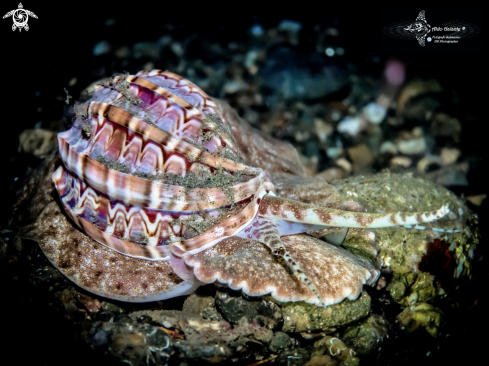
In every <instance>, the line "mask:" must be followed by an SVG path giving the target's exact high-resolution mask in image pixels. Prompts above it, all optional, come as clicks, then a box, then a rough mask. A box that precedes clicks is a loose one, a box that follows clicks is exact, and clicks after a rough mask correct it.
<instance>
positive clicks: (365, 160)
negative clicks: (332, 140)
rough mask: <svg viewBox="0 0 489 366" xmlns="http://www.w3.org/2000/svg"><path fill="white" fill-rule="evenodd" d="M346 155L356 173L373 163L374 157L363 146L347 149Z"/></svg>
mask: <svg viewBox="0 0 489 366" xmlns="http://www.w3.org/2000/svg"><path fill="white" fill-rule="evenodd" d="M347 151H348V155H349V156H350V158H351V160H352V162H353V171H354V172H358V171H359V170H361V169H363V168H365V167H368V166H369V165H370V164H372V163H373V161H374V158H375V157H374V155H373V154H372V152H371V151H370V149H369V148H368V147H367V145H365V144H360V145H357V146H354V147H350V148H348V149H347Z"/></svg>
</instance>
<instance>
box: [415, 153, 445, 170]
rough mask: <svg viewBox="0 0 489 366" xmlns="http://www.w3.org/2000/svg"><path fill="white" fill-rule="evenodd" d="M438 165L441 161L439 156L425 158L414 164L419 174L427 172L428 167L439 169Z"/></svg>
mask: <svg viewBox="0 0 489 366" xmlns="http://www.w3.org/2000/svg"><path fill="white" fill-rule="evenodd" d="M440 164H441V159H440V157H439V156H425V157H424V158H421V160H419V161H418V164H416V169H417V170H418V172H420V173H425V172H426V171H428V169H429V167H430V166H433V165H436V166H438V167H439V166H440Z"/></svg>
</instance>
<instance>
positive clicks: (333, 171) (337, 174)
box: [316, 167, 346, 182]
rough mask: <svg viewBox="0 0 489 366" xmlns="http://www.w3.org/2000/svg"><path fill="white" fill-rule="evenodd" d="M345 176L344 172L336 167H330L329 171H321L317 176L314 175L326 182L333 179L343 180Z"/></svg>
mask: <svg viewBox="0 0 489 366" xmlns="http://www.w3.org/2000/svg"><path fill="white" fill-rule="evenodd" d="M345 176H346V174H345V171H344V170H343V169H341V168H338V167H331V168H329V169H326V170H323V171H322V172H320V173H318V175H316V177H320V178H323V179H324V180H325V181H326V182H331V181H333V180H335V179H343V178H345Z"/></svg>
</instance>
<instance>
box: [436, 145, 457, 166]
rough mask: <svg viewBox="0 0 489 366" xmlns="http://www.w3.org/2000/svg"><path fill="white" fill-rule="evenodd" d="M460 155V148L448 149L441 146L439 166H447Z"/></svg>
mask: <svg viewBox="0 0 489 366" xmlns="http://www.w3.org/2000/svg"><path fill="white" fill-rule="evenodd" d="M459 156H460V150H459V149H456V148H454V149H449V148H446V147H445V148H443V149H441V154H440V158H441V166H447V165H450V164H454V163H455V162H456V161H457V159H458V157H459Z"/></svg>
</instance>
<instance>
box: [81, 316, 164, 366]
mask: <svg viewBox="0 0 489 366" xmlns="http://www.w3.org/2000/svg"><path fill="white" fill-rule="evenodd" d="M84 338H85V342H86V343H88V344H89V345H90V346H91V347H92V348H93V349H95V350H96V352H98V353H99V359H100V360H104V361H105V362H102V363H106V364H116V363H117V364H119V363H121V364H122V363H124V364H126V363H127V364H131V365H141V366H143V365H144V366H145V365H167V364H168V361H169V359H170V356H171V354H172V353H173V341H172V339H171V337H169V336H168V335H167V334H166V333H165V332H164V331H162V330H161V329H158V328H157V327H153V326H151V325H148V324H137V323H135V322H132V321H131V320H130V319H127V318H125V319H124V320H123V321H120V322H95V323H93V324H92V326H91V327H90V329H89V330H88V332H87V334H86V336H85V337H84Z"/></svg>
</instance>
